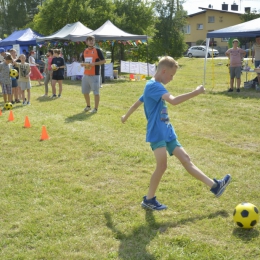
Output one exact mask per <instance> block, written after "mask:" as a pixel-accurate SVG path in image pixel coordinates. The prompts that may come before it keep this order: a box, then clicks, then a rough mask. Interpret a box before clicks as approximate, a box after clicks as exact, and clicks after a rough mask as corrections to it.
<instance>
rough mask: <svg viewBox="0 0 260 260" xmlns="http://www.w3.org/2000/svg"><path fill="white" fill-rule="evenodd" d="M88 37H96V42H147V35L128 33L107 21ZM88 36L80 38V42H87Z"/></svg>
mask: <svg viewBox="0 0 260 260" xmlns="http://www.w3.org/2000/svg"><path fill="white" fill-rule="evenodd" d="M88 35H93V36H95V39H96V40H118V41H128V40H146V41H147V39H148V36H147V35H136V34H131V33H127V32H125V31H123V30H121V29H119V28H118V27H116V26H115V25H114V24H113V23H112V22H111V21H109V20H107V21H106V22H105V23H104V24H103V25H101V26H100V27H99V28H98V29H96V30H95V31H92V32H91V33H89V34H88ZM85 40H86V35H84V36H83V37H79V41H85Z"/></svg>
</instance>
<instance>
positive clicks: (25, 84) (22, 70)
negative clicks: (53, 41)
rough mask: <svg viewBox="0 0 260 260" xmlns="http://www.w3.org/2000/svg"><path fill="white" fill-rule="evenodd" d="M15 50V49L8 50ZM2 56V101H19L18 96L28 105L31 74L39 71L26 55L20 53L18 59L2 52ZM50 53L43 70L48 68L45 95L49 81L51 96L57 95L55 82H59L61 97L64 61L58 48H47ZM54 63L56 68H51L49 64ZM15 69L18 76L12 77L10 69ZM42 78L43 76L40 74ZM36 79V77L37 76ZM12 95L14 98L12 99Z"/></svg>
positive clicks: (0, 72) (0, 78)
mask: <svg viewBox="0 0 260 260" xmlns="http://www.w3.org/2000/svg"><path fill="white" fill-rule="evenodd" d="M11 51H15V50H13V49H12V50H10V52H11ZM3 53H4V56H3V57H4V58H3V61H2V62H1V63H0V84H1V86H2V94H3V99H4V103H7V102H10V103H12V104H14V103H20V99H19V97H20V98H21V99H22V102H23V105H30V104H31V103H30V97H31V88H32V85H31V74H32V73H33V74H34V75H35V76H36V74H37V75H38V74H39V73H40V72H39V70H38V69H37V67H36V66H35V65H34V66H32V65H31V64H30V63H28V62H26V56H25V55H24V54H21V55H20V56H19V58H18V59H16V58H15V57H14V56H13V55H11V53H8V52H3ZM48 53H49V54H51V55H50V56H51V57H50V59H49V60H48V63H47V66H46V68H45V71H46V70H48V77H47V78H46V79H45V95H44V96H47V95H48V83H49V81H51V86H52V96H51V97H52V98H55V97H57V95H56V83H58V84H59V94H58V97H61V93H62V81H63V79H64V68H65V62H64V59H63V58H62V57H60V54H61V51H60V50H59V49H55V50H49V51H48ZM52 64H56V70H52V68H51V65H52ZM11 69H16V70H17V71H18V77H17V78H12V77H11V76H10V70H11ZM42 78H43V76H42ZM37 79H38V77H37ZM25 91H27V97H25ZM13 96H14V99H13Z"/></svg>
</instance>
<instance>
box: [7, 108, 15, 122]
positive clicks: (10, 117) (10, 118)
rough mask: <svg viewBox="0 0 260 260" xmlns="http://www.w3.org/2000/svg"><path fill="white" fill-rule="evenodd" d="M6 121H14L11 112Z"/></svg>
mask: <svg viewBox="0 0 260 260" xmlns="http://www.w3.org/2000/svg"><path fill="white" fill-rule="evenodd" d="M8 121H14V115H13V111H12V110H10V113H9V117H8Z"/></svg>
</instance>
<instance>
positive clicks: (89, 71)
mask: <svg viewBox="0 0 260 260" xmlns="http://www.w3.org/2000/svg"><path fill="white" fill-rule="evenodd" d="M86 43H87V45H88V48H87V49H85V51H84V53H83V59H84V60H83V63H81V66H82V67H85V70H84V76H83V78H82V81H81V90H82V94H83V95H84V98H85V101H86V104H87V106H86V107H85V108H84V111H85V112H87V111H90V112H91V113H96V112H97V111H98V106H99V101H100V95H99V89H100V84H101V82H100V65H102V64H104V63H106V60H105V58H104V56H103V54H102V52H101V50H100V49H97V48H95V47H94V46H95V37H94V36H88V37H87V39H86ZM91 91H93V93H94V97H95V107H94V109H92V110H91V106H90V96H89V93H90V92H91Z"/></svg>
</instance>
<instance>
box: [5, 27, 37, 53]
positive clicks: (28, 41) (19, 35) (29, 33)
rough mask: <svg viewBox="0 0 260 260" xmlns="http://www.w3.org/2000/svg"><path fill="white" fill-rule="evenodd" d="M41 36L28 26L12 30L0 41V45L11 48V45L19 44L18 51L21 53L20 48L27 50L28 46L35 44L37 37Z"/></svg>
mask: <svg viewBox="0 0 260 260" xmlns="http://www.w3.org/2000/svg"><path fill="white" fill-rule="evenodd" d="M39 36H42V35H41V34H39V33H37V32H35V31H33V30H32V29H30V28H27V29H24V30H20V31H14V32H13V33H12V34H11V35H9V36H8V37H7V38H5V39H3V40H2V41H0V47H4V48H5V49H10V48H13V45H16V44H19V45H20V53H22V49H26V51H28V47H29V46H36V39H37V37H39Z"/></svg>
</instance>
